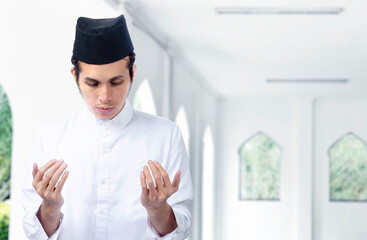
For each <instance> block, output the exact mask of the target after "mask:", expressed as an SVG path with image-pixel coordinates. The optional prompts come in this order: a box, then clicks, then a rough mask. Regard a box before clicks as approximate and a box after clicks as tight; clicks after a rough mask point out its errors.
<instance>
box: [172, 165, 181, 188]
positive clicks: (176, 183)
mask: <svg viewBox="0 0 367 240" xmlns="http://www.w3.org/2000/svg"><path fill="white" fill-rule="evenodd" d="M180 178H181V171H180V170H178V171H177V173H176V175H175V178H174V179H173V182H172V188H173V190H174V192H177V190H178V186H179V185H180V180H181V179H180Z"/></svg>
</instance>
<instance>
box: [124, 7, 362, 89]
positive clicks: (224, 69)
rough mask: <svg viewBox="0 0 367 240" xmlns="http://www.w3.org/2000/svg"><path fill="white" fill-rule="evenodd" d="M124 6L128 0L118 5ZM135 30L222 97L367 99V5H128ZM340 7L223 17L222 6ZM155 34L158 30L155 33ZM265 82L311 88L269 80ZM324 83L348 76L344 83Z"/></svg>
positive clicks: (227, 15)
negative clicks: (147, 32) (327, 10)
mask: <svg viewBox="0 0 367 240" xmlns="http://www.w3.org/2000/svg"><path fill="white" fill-rule="evenodd" d="M120 1H122V0H120ZM123 2H124V4H125V6H126V8H127V9H128V10H129V11H130V13H132V14H131V15H132V17H133V19H134V20H133V21H134V22H135V24H136V25H139V26H144V27H143V28H145V29H150V30H151V33H150V34H151V35H153V37H156V38H157V40H158V41H160V42H161V44H163V45H164V46H165V47H166V48H167V49H168V50H169V51H170V52H173V53H175V54H177V57H180V58H182V59H185V61H187V62H189V63H190V64H191V65H193V66H195V68H196V69H197V71H198V72H200V74H201V75H202V76H203V81H205V82H206V83H207V84H209V85H210V86H212V87H213V88H214V89H215V91H216V92H217V93H219V94H220V95H224V96H234V95H235V96H237V95H254V94H255V95H258V94H261V95H262V94H263V95H284V94H287V95H312V96H315V95H316V96H320V95H321V96H324V95H366V94H367V81H366V80H367V27H366V26H367V17H366V15H367V4H366V3H365V2H364V1H360V0H354V1H349V2H348V1H341V0H334V1H328V0H321V1H303V0H298V1H297V0H292V1H280V0H275V1H271V2H270V1H259V0H248V1H203V0H127V1H123ZM229 6H233V7H257V8H261V7H287V8H295V7H296V8H302V7H308V8H310V7H340V8H343V11H342V12H341V13H340V14H332V15H320V14H318V15H312V14H306V15H305V14H303V15H297V14H271V15H268V14H235V15H229V14H217V13H216V11H215V8H216V7H229ZM152 29H153V30H152ZM267 79H282V80H299V79H301V80H304V79H311V80H312V83H304V82H302V83H273V82H272V83H269V82H267ZM318 79H321V80H326V79H348V82H347V83H345V82H343V83H325V82H324V81H322V82H318Z"/></svg>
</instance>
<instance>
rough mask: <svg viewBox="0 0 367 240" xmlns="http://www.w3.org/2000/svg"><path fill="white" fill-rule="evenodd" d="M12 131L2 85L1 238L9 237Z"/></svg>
mask: <svg viewBox="0 0 367 240" xmlns="http://www.w3.org/2000/svg"><path fill="white" fill-rule="evenodd" d="M12 132H13V130H12V117H11V110H10V105H9V101H8V98H7V96H6V94H5V92H4V91H3V88H2V87H1V86H0V240H2V239H8V225H9V213H10V205H9V201H8V200H9V198H10V166H11V145H12Z"/></svg>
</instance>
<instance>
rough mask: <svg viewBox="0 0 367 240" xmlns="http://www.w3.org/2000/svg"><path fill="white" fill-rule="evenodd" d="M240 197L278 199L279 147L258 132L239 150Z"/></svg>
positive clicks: (244, 198)
mask: <svg viewBox="0 0 367 240" xmlns="http://www.w3.org/2000/svg"><path fill="white" fill-rule="evenodd" d="M239 155H240V199H241V200H279V199H280V160H281V155H282V151H281V149H280V147H279V146H278V145H277V144H276V143H275V142H274V141H273V140H272V139H270V138H269V137H268V136H266V135H265V134H263V133H261V132H259V133H257V134H255V135H254V136H253V137H252V138H250V139H249V140H248V141H246V142H245V143H244V144H243V145H242V146H241V147H240V150H239Z"/></svg>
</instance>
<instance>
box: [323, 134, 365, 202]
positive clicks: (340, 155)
mask: <svg viewBox="0 0 367 240" xmlns="http://www.w3.org/2000/svg"><path fill="white" fill-rule="evenodd" d="M328 152H329V161H330V201H366V200H367V144H366V142H365V141H363V140H362V139H361V138H359V137H358V136H357V135H355V134H353V133H347V134H345V135H344V136H342V137H341V138H340V139H339V140H338V141H336V142H335V143H334V144H333V145H332V146H331V147H330V148H329V151H328Z"/></svg>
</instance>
